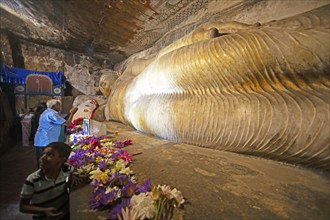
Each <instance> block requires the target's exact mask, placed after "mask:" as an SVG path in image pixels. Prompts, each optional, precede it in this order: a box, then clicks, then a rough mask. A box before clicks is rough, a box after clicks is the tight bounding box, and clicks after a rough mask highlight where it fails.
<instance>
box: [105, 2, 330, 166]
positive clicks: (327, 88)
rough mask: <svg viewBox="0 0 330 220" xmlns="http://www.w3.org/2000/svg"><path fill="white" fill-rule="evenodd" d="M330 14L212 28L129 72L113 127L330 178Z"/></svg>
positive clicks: (112, 100) (120, 83)
mask: <svg viewBox="0 0 330 220" xmlns="http://www.w3.org/2000/svg"><path fill="white" fill-rule="evenodd" d="M329 20H330V7H329V5H327V6H324V7H321V8H318V9H315V10H312V11H309V12H306V13H304V14H300V15H296V16H293V17H290V18H285V19H283V20H278V21H272V22H269V23H264V24H259V23H256V24H251V25H250V24H244V23H239V22H225V23H224V22H212V23H206V24H203V25H201V26H200V27H198V28H197V29H195V30H194V31H192V32H191V33H190V34H188V35H186V36H184V37H183V38H181V39H179V40H177V41H176V42H174V43H172V44H170V45H168V46H167V47H166V48H164V49H162V50H161V51H159V52H158V54H155V55H154V56H153V57H150V58H147V59H135V60H133V61H132V62H131V63H130V64H129V65H127V67H126V69H125V71H124V72H123V74H122V75H121V76H120V77H119V79H118V80H117V81H116V82H115V84H114V85H113V87H112V90H111V93H110V95H109V99H108V103H107V114H108V117H109V118H110V119H111V120H117V121H121V122H123V123H125V124H128V125H130V126H133V127H134V128H135V129H137V130H139V131H141V132H144V133H148V134H152V135H155V136H158V137H161V138H164V139H168V140H171V141H174V142H178V143H188V144H193V145H197V146H202V147H208V148H212V149H218V150H226V151H232V152H239V153H244V154H251V155H259V156H264V157H268V158H273V159H278V160H284V161H289V162H294V163H296V164H305V165H308V166H312V167H319V168H323V169H329V167H330V166H329V165H330V159H329V157H330V154H329V151H330V149H329V144H330V121H329V117H330V108H329V104H330V80H329V78H330V73H329V71H330V69H329V67H330V65H329V63H330V55H329V53H330V41H329V39H330V34H329V33H330V29H329V25H330V22H329Z"/></svg>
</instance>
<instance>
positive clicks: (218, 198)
mask: <svg viewBox="0 0 330 220" xmlns="http://www.w3.org/2000/svg"><path fill="white" fill-rule="evenodd" d="M107 128H108V130H109V131H110V132H112V133H113V132H116V131H118V132H119V136H118V140H124V139H126V138H131V139H132V140H133V145H130V146H128V147H126V149H127V150H128V151H129V152H130V153H132V154H136V153H142V154H139V155H136V156H134V157H133V163H132V165H131V168H132V170H133V171H134V172H135V173H136V175H137V178H138V180H139V181H140V182H142V181H144V180H145V179H147V178H150V179H151V182H152V184H155V185H157V184H160V185H163V184H167V185H170V186H171V187H175V188H177V189H179V190H180V191H181V192H182V193H183V196H184V197H185V199H186V201H187V203H186V205H185V209H184V212H183V215H184V219H189V220H203V219H205V220H219V219H228V220H234V219H246V220H250V219H256V220H257V219H258V220H259V219H310V220H314V219H328V218H329V217H330V210H329V207H330V185H329V184H330V180H329V176H327V175H325V174H323V173H322V172H319V171H316V170H310V169H305V168H303V167H296V166H292V165H288V164H285V163H279V162H275V161H271V160H266V159H260V158H256V157H251V156H249V157H248V156H242V155H239V154H235V153H229V152H223V151H218V150H212V149H206V148H200V147H196V146H192V145H188V144H176V143H172V142H169V141H166V140H161V139H158V138H155V137H152V136H149V135H145V134H142V133H140V132H138V131H135V130H133V129H132V128H130V127H128V126H125V125H123V124H121V123H117V122H107ZM91 192H92V187H91V186H89V185H86V186H84V187H81V188H78V189H75V190H73V191H72V192H71V201H70V202H71V211H72V212H73V213H72V215H73V216H74V218H73V219H77V220H78V219H105V217H106V216H107V212H106V211H101V212H95V211H92V210H90V209H89V208H88V203H87V201H88V198H89V197H90V195H91Z"/></svg>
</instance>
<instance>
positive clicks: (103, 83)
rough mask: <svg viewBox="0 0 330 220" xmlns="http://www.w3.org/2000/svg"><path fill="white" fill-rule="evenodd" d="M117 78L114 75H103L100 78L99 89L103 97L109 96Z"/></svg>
mask: <svg viewBox="0 0 330 220" xmlns="http://www.w3.org/2000/svg"><path fill="white" fill-rule="evenodd" d="M114 82H115V77H114V76H113V75H112V74H103V75H102V76H101V78H100V82H99V87H100V91H101V92H102V94H103V95H105V96H109V95H110V92H111V88H112V85H113V83H114Z"/></svg>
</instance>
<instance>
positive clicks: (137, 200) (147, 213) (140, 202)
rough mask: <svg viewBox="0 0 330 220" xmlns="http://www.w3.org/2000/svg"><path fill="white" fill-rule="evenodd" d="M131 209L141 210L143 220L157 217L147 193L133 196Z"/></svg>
mask: <svg viewBox="0 0 330 220" xmlns="http://www.w3.org/2000/svg"><path fill="white" fill-rule="evenodd" d="M131 207H132V208H133V209H136V210H139V213H140V214H141V217H143V218H142V219H145V218H148V219H151V218H153V217H154V216H155V208H154V204H153V200H152V198H151V197H150V196H149V194H147V193H140V194H139V195H133V196H132V198H131Z"/></svg>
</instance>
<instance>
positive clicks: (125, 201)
mask: <svg viewBox="0 0 330 220" xmlns="http://www.w3.org/2000/svg"><path fill="white" fill-rule="evenodd" d="M130 203H131V199H130V198H123V199H122V200H121V202H120V203H119V204H117V205H116V206H115V207H114V208H113V209H112V210H111V211H110V213H109V216H108V217H109V219H118V217H117V215H120V216H121V213H122V209H123V208H125V207H128V206H129V205H130Z"/></svg>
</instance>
